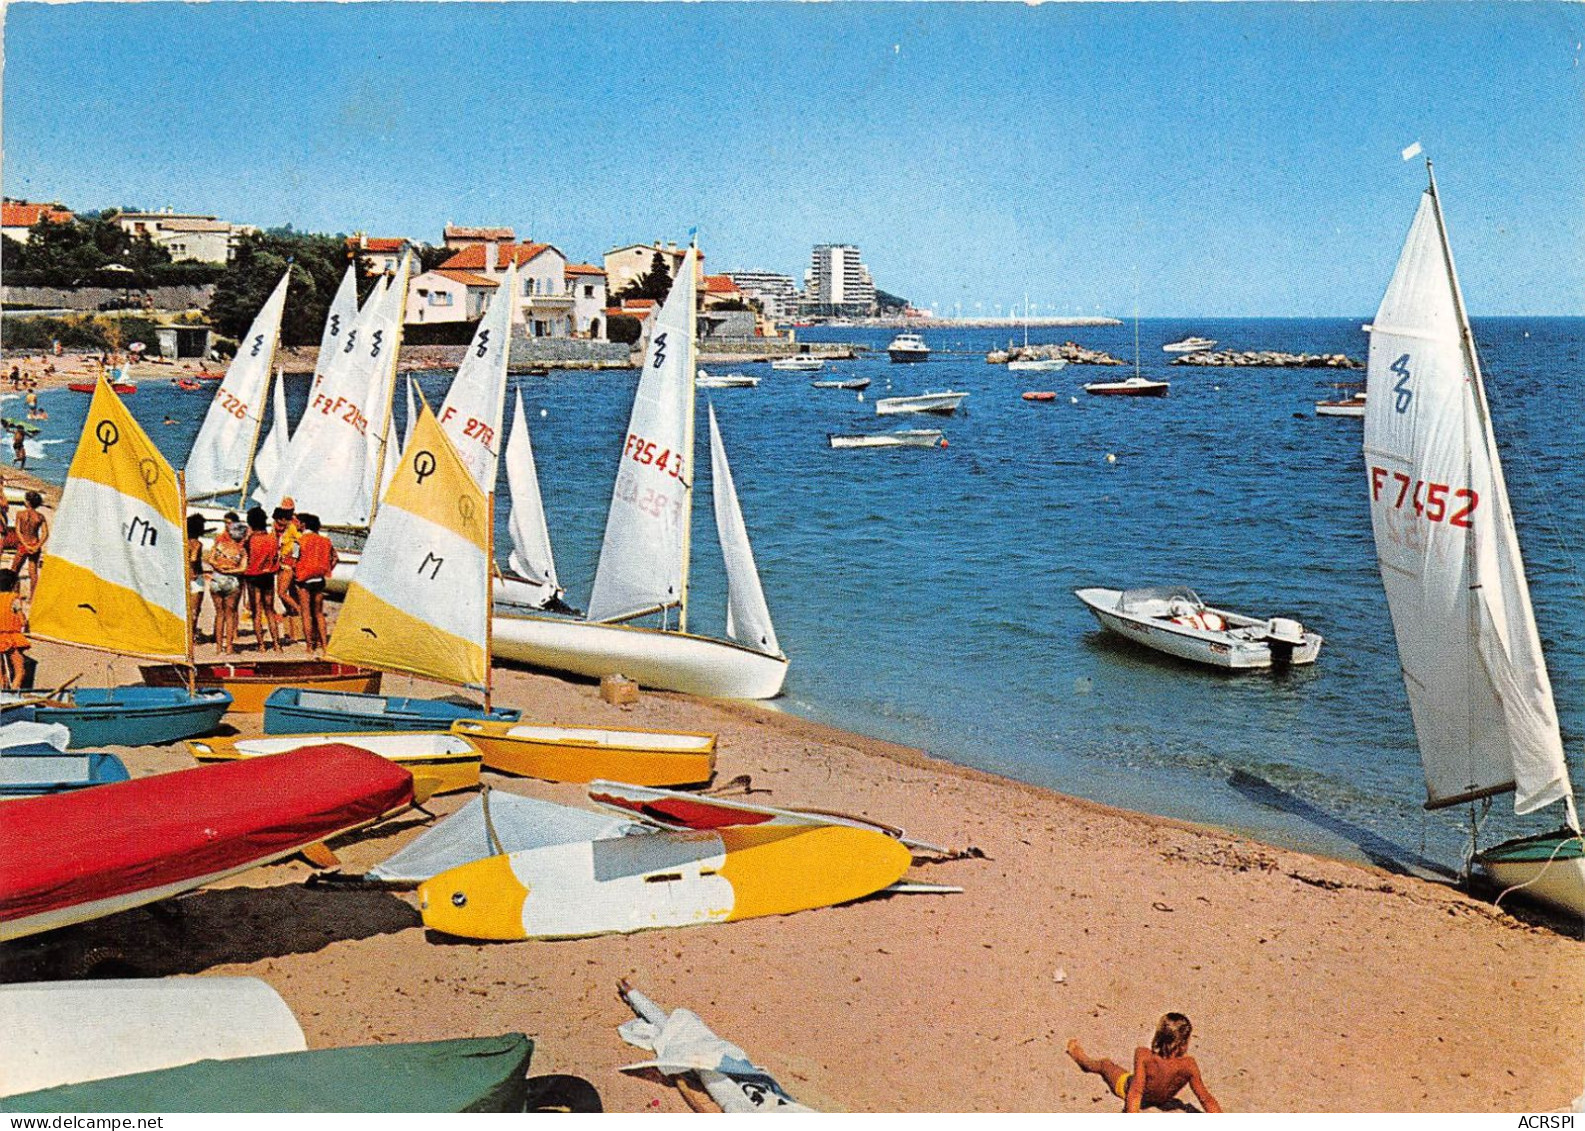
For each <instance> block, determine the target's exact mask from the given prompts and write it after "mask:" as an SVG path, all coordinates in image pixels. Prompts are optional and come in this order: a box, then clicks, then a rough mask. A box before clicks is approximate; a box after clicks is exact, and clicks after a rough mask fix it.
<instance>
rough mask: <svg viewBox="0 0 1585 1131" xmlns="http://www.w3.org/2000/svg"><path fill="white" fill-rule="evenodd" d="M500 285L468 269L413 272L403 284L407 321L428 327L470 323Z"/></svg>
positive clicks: (410, 323) (414, 324)
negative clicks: (436, 324)
mask: <svg viewBox="0 0 1585 1131" xmlns="http://www.w3.org/2000/svg"><path fill="white" fill-rule="evenodd" d="M500 287H501V284H500V283H498V282H496V281H495V280H494V279H490V278H486V277H485V276H483V275H479V274H475V273H474V272H472V271H450V270H447V269H445V268H438V269H436V270H434V271H425V272H424V273H423V274H421V275H414V276H413V278H412V279H411V280H409V281H408V284H407V323H408V325H410V326H429V325H433V324H434V323H436V322H472V321H473V320H474V319H476V318H479V317H480V316H481V315H483V314H484V310H485V306H486V305H487V304H488V303H489V301H490V299H491V298H492V297H494V295H495V292H496V291H497V290H499V289H500Z"/></svg>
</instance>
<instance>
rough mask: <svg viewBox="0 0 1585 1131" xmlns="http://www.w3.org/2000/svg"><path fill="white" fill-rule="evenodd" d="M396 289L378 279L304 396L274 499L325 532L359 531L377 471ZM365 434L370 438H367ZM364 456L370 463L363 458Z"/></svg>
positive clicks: (364, 521)
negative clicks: (283, 499) (288, 500)
mask: <svg viewBox="0 0 1585 1131" xmlns="http://www.w3.org/2000/svg"><path fill="white" fill-rule="evenodd" d="M402 297H403V291H402V289H399V288H398V287H396V286H395V285H393V284H392V283H391V281H390V280H386V281H385V282H383V283H382V284H381V285H380V289H379V290H378V291H377V292H376V293H375V294H374V295H371V296H370V298H369V301H368V302H367V303H365V304H364V309H363V311H362V312H361V313H360V314H359V316H358V321H357V323H356V325H354V327H353V328H352V330H351V331H349V332H348V334H347V336H346V339H345V341H344V342H343V343H342V347H341V353H340V354H339V355H337V358H336V360H335V361H334V362H332V363H331V365H330V366H329V368H328V369H327V371H326V372H325V374H324V379H323V381H321V383H320V385H319V387H318V388H317V389H315V390H314V392H313V394H312V395H311V396H310V397H309V401H308V408H307V409H306V410H305V411H304V414H303V419H302V420H301V421H299V422H298V426H297V437H296V441H295V442H294V443H293V445H292V449H291V468H290V470H289V472H288V474H287V475H286V476H285V477H283V481H282V483H281V484H280V486H279V494H283V495H291V496H292V497H293V498H294V499H295V501H296V503H297V509H298V510H299V511H308V512H309V513H311V514H316V515H318V516H319V518H320V521H321V522H323V523H325V524H326V525H329V526H350V527H362V526H367V525H368V522H369V515H370V513H371V509H372V505H373V499H374V491H375V489H376V487H377V485H378V481H377V476H378V475H379V473H380V470H381V465H380V462H379V452H380V448H379V435H378V432H377V429H378V428H379V427H381V426H383V419H384V412H385V410H386V409H387V408H388V407H389V405H388V404H378V403H374V402H376V400H377V398H378V397H379V396H380V395H381V393H382V392H383V393H384V394H385V395H386V396H387V398H388V397H389V390H390V385H389V381H388V379H387V377H386V371H387V369H388V368H389V367H390V366H391V362H392V358H393V354H394V352H395V349H394V347H395V345H396V342H397V339H398V336H399V331H400V327H399V324H398V320H399V319H400V317H401V305H402V302H401V300H402ZM371 433H372V434H373V435H372V438H371ZM371 456H372V457H373V459H371Z"/></svg>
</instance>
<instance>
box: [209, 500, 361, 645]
mask: <svg viewBox="0 0 1585 1131" xmlns="http://www.w3.org/2000/svg"><path fill="white" fill-rule="evenodd" d="M207 525H208V524H207V522H206V521H205V519H204V516H203V515H199V514H193V515H188V516H187V567H188V579H189V587H188V603H189V607H190V611H191V616H192V621H193V628H194V632H195V633H196V632H197V626H198V616H199V613H200V612H201V611H202V609H203V604H204V594H205V593H206V592H207V593H208V594H209V595H210V596H211V597H212V598H213V599H214V606H215V610H214V632H213V634H212V638H213V640H214V643H215V647H216V649H217V650H218V651H220V652H235V651H236V650H237V631H238V627H239V624H240V621H241V611H242V604H243V601H244V600H246V602H247V608H248V614H249V616H250V617H251V618H252V621H253V636H254V641H255V645H256V647H257V649H258V650H259V651H261V652H262V651H264V650H265V649H266V648H273V649H275V650H276V651H280V650H281V649H283V648H285V647H286V646H288V645H290V644H292V643H294V640H301V641H302V642H303V643H304V644H306V645H307V646H308V650H309V652H310V653H311V654H313V655H318V654H320V653H322V652H323V651H324V648H325V643H326V641H327V640H328V639H329V632H328V629H327V627H326V624H325V585H326V583H327V581H328V580H329V578H330V575H331V573H332V571H334V570H335V568H336V564H337V561H338V560H339V559H338V556H337V554H336V548H335V546H334V545H332V544H331V541H330V539H329V537H328V536H326V535H325V534H323V533H321V532H320V528H319V518H318V516H317V515H312V514H298V513H297V512H296V510H295V508H294V504H293V501H292V500H291V499H289V498H287V499H282V500H281V505H280V506H278V507H276V508H275V511H274V513H273V514H271V515H266V514H265V512H264V508H263V507H253V508H252V509H250V510H249V511H248V512H247V515H246V516H245V518H238V517H237V514H236V512H234V511H227V512H226V515H225V518H224V520H223V521H222V523H221V529H220V532H219V534H218V535H216V537H215V539H214V542H213V543H212V544H210V545H208V546H207V547H206V546H205V544H204V536H205V533H206V530H207ZM277 603H279V608H277ZM294 633H295V635H294ZM266 636H268V643H266Z"/></svg>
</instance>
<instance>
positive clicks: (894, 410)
mask: <svg viewBox="0 0 1585 1131" xmlns="http://www.w3.org/2000/svg"><path fill="white" fill-rule="evenodd" d="M966 396H968V394H967V393H955V392H953V391H952V390H951V389H948V390H947V391H946V392H944V393H920V394H918V395H916V396H911V397H882V398H881V399H880V400H878V401H876V402H875V415H876V416H893V415H896V414H898V413H903V412H932V413H935V414H936V415H937V416H949V415H951V414H952V413H954V412H956V411H958V405H959V404H961V403H962V402H963V398H964V397H966Z"/></svg>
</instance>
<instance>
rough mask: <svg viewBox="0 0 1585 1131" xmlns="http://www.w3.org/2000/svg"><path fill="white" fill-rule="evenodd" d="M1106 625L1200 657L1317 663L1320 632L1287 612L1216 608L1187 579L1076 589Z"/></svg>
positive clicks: (1225, 662) (1237, 665) (1252, 663)
mask: <svg viewBox="0 0 1585 1131" xmlns="http://www.w3.org/2000/svg"><path fill="white" fill-rule="evenodd" d="M1073 595H1074V596H1075V597H1077V598H1078V599H1079V600H1080V601H1082V602H1084V605H1085V607H1086V608H1088V609H1089V610H1090V612H1091V613H1093V614H1094V615H1095V619H1096V620H1098V621H1099V622H1100V623H1101V627H1102V628H1105V629H1109V630H1111V631H1112V632H1115V633H1117V634H1118V635H1119V636H1124V637H1127V638H1128V639H1129V640H1132V641H1135V642H1136V643H1139V644H1143V645H1144V646H1145V647H1147V648H1154V649H1155V650H1156V651H1158V652H1165V653H1167V655H1169V656H1177V657H1178V658H1180V659H1184V660H1193V661H1194V662H1195V663H1200V664H1208V665H1210V666H1211V667H1215V668H1232V669H1236V670H1246V669H1250V668H1269V667H1272V666H1273V665H1278V664H1313V663H1314V662H1315V658H1316V656H1318V655H1319V654H1320V652H1321V643H1322V639H1321V636H1320V634H1319V633H1315V632H1309V631H1307V630H1306V629H1305V627H1304V626H1303V625H1302V624H1300V623H1299V622H1298V621H1295V620H1290V619H1288V618H1287V617H1271V618H1269V619H1265V620H1262V619H1261V618H1259V617H1250V616H1244V615H1243V614H1242V613H1234V612H1229V611H1228V610H1227V609H1213V608H1211V607H1210V606H1209V605H1207V604H1206V603H1205V602H1204V601H1202V600H1200V595H1199V594H1198V593H1196V592H1195V591H1194V590H1192V589H1190V588H1188V587H1187V586H1183V585H1157V586H1151V587H1149V588H1145V589H1126V590H1117V589H1077V590H1075V591H1074V594H1073Z"/></svg>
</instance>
